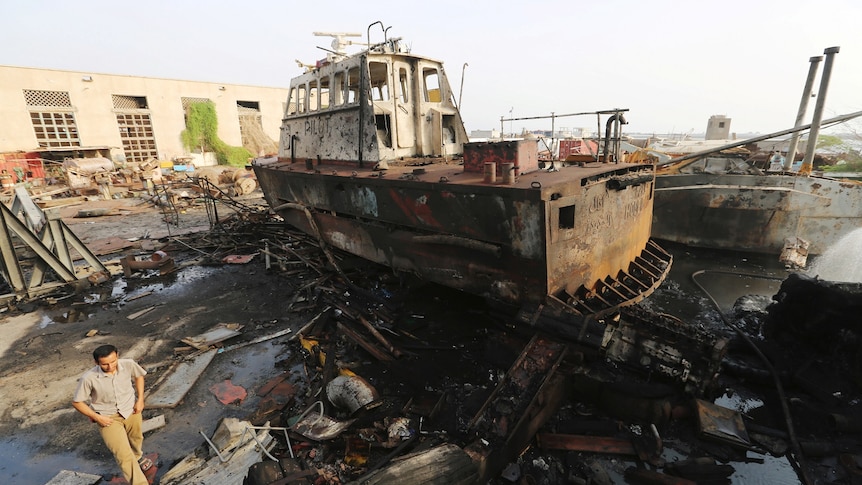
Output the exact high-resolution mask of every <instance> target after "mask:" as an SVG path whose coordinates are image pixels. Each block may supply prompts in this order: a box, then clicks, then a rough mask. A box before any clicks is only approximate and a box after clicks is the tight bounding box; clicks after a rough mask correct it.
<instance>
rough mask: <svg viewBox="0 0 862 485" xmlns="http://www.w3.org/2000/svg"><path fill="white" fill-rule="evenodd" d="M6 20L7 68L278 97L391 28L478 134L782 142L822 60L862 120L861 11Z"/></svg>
mask: <svg viewBox="0 0 862 485" xmlns="http://www.w3.org/2000/svg"><path fill="white" fill-rule="evenodd" d="M0 17H2V18H3V27H2V28H0V46H2V48H0V64H2V65H10V66H21V67H39V68H50V69H61V70H76V71H84V72H94V73H110V74H128V75H135V76H147V77H161V78H173V79H187V80H199V81H211V82H224V83H234V84H251V85H260V86H278V87H286V86H287V85H288V82H289V79H290V78H291V77H293V76H295V75H297V74H299V73H300V72H301V70H300V68H299V67H298V66H297V64H296V63H295V62H294V60H295V59H299V60H302V61H303V62H307V63H311V62H314V60H316V59H320V58H323V57H324V56H325V52H324V51H323V50H320V49H318V48H317V47H316V46H321V47H325V48H329V47H330V42H331V39H329V38H324V37H314V36H312V32H314V31H329V32H357V33H361V34H362V39H356V40H360V41H364V39H365V36H366V32H367V28H368V26H369V24H372V23H373V22H376V21H378V20H379V21H381V22H383V24H384V25H386V26H388V27H391V28H390V29H389V37H403V38H404V39H405V41H407V42H408V44H409V45H411V46H412V50H413V52H414V53H416V54H422V55H427V56H430V57H434V58H437V59H440V60H443V61H444V62H445V66H446V70H447V73H448V75H449V78H450V79H449V80H450V83H451V85H452V88H453V89H454V91H455V93H456V97H457V95H458V93H459V89H460V83H461V73H462V70H463V71H464V72H465V76H464V83H463V86H464V87H463V93H462V106H463V108H462V115H463V118H464V123H465V125H466V127H467V130H468V132H469V131H471V130H476V129H492V128H499V127H500V117H501V116H505V117H509V116H510V115H509V112H510V110H511V113H512V116H515V117H528V116H542V115H549V114H550V113H551V112H552V111H553V112H556V113H557V114H563V113H572V112H581V111H593V110H603V109H612V108H628V109H629V110H630V111H629V113H627V115H626V117H627V119H628V121H629V126H628V127H626V128H625V131H626V132H639V133H675V134H680V133H689V132H693V133H702V132H703V131H704V130H705V129H706V124H707V120H708V119H709V117H710V116H711V115H726V116H729V117H730V118H731V119H732V123H731V131H733V132H736V133H757V132H759V133H768V132H773V131H778V130H782V129H786V128H790V127H792V126H793V124H794V122H795V119H796V112H797V110H798V108H799V102H800V98H801V96H802V90H803V87H804V85H805V79H806V76H807V73H808V69H809V61H808V60H809V58H810V57H812V56H820V55H823V51H824V49H825V48H827V47H832V46H840V47H841V52H840V53H839V54H837V55H836V56H835V62H834V65H833V70H832V75H831V82H830V86H829V89H828V93H827V97H826V108H825V112H824V118H830V117H832V116H836V115H840V114H846V113H850V112H855V111H862V1H859V0H819V1H817V2H813V1H802V0H777V1H772V0H767V1H762V0H749V1H742V0H726V1H715V2H680V1H677V0H641V1H636V0H595V1H591V2H584V1H578V0H568V1H565V0H554V1H552V0H533V1H517V2H516V1H511V0H498V1H493V2H491V1H485V0H460V1H453V0H434V1H423V2H415V1H414V2H410V1H401V2H396V1H390V0H366V1H361V0H350V1H344V0H325V1H314V2H303V1H297V0H267V1H264V0H244V1H238V0H208V1H191V0H151V1H146V2H117V1H105V0H81V1H69V0H4V1H3V4H2V5H0ZM371 32H372V37H371V38H372V41H380V40H382V31H381V29H380V26H379V25H375V26H374V27H373V28H372V31H371ZM464 63H467V64H468V66H467V67H466V68H463V65H464ZM823 64H824V63H823V62H821V69H822V66H823ZM0 82H2V80H0ZM819 86H820V79H819V77H818V79H817V80H816V82H815V85H814V90H815V91H818V90H819ZM814 105H815V100H814V99H812V100H811V102H810V103H809V107H808V115H807V118H806V119H807V120H810V118H811V114H812V113H813V111H814ZM595 124H596V121H595V118H594V117H591V118H577V119H572V118H570V119H564V120H558V121H557V125H556V126H557V128H561V127H581V126H586V127H594V126H595ZM522 127H526V128H530V129H550V121H547V122H536V121H533V122H529V123H520V122H516V123H515V124H514V129H515V130H516V131H520V128H522ZM509 128H510V124H509V123H506V130H507V131H508V130H509Z"/></svg>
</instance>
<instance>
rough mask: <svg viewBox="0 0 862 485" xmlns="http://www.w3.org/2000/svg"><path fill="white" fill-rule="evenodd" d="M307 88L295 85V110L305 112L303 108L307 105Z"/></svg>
mask: <svg viewBox="0 0 862 485" xmlns="http://www.w3.org/2000/svg"><path fill="white" fill-rule="evenodd" d="M307 103H308V95H307V89H306V87H305V86H304V85H303V86H297V87H296V112H297V113H305V108H306V106H308V104H307Z"/></svg>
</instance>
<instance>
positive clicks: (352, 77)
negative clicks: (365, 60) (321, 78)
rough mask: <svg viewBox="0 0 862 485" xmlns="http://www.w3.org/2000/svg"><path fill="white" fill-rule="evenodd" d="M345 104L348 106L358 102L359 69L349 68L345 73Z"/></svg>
mask: <svg viewBox="0 0 862 485" xmlns="http://www.w3.org/2000/svg"><path fill="white" fill-rule="evenodd" d="M347 102H348V103H349V104H353V103H358V102H359V68H358V67H351V68H350V70H349V71H347Z"/></svg>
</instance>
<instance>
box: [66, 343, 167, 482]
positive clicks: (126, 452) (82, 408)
mask: <svg viewBox="0 0 862 485" xmlns="http://www.w3.org/2000/svg"><path fill="white" fill-rule="evenodd" d="M93 359H94V360H95V361H96V366H95V367H93V368H92V369H90V370H88V371H87V372H85V373H84V374H83V375H82V376H81V378H80V380H79V381H78V388H77V389H76V390H75V397H74V399H73V400H72V406H74V407H75V409H77V410H78V412H80V413H81V414H83V415H84V416H87V417H88V418H90V420H91V421H93V422H94V423H96V424H98V425H99V431H100V433H101V434H102V439H103V440H104V441H105V445H107V447H108V449H109V450H111V453H113V454H114V458H115V459H116V460H117V464H118V465H120V469H121V470H122V471H123V476H124V477H125V478H126V480H127V481H128V482H129V483H130V484H131V485H147V483H148V481H147V478H146V477H145V476H144V472H146V471H147V470H149V469H150V468H151V467H152V466H153V463H152V461H151V460H149V459H148V458H146V457H144V456H143V450H142V447H143V444H144V433H143V431H141V423H142V418H141V411H143V410H144V376H145V375H146V374H147V371H145V370H144V369H143V368H142V367H141V366H140V365H138V364H137V362H135V361H134V360H132V359H120V354H119V352H117V348H116V347H114V346H113V345H102V346H100V347H98V348H96V350H94V351H93ZM132 382H134V387H133V386H132ZM136 395H137V396H136ZM87 402H89V405H88V404H87Z"/></svg>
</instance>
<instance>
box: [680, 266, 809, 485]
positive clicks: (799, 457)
mask: <svg viewBox="0 0 862 485" xmlns="http://www.w3.org/2000/svg"><path fill="white" fill-rule="evenodd" d="M706 272H708V270H703V269H702V270H699V271H695V272H694V273H692V274H691V281H692V282H693V283H694V284H695V285H697V287H698V288H700V291H702V292H703V294H704V295H706V297H707V298H709V301H711V302H712V304H713V306H715V309H716V311H718V316H719V317H720V318H721V321H722V322H724V324H725V325H727V326H728V327H730V328H732V329H733V330H734V331H735V332H736V333H737V335H739V336H740V337H741V338H742V340H744V341H745V343H747V344H748V345H750V346H751V348H752V350H754V353H755V354H757V356H758V357H760V359H761V360H762V361H763V364H764V365H765V366H766V368H767V369H768V370H769V374H770V375H771V376H772V380H773V382H774V383H775V391H776V392H777V393H778V400H779V402H780V403H781V410H782V412H783V413H784V422H785V425H786V426H787V435H788V436H789V437H790V445H791V447H792V448H793V453H794V455H796V456H795V460H793V459H791V460H790V463H791V465H793V467H794V468H795V469H796V473H797V475H799V477H800V478H801V479H802V482H803V483H805V484H808V485H812V484H813V483H814V482H813V481H812V480H811V478H810V477H809V476H808V472H807V469H806V466H805V455H804V454H803V453H802V447H801V446H800V445H799V440H798V439H797V438H796V432H795V431H794V428H793V417H792V416H791V415H790V407H789V406H788V405H787V397H786V395H785V394H784V387H783V386H782V385H781V379H779V377H778V373H777V372H775V368H774V367H773V366H772V363H771V362H769V359H768V358H767V357H766V355H764V354H763V352H761V351H760V349H759V348H758V347H757V345H755V344H754V342H753V341H752V340H751V339H750V338H749V337H748V335H746V334H745V332H743V331H742V329H740V328H739V327H738V326H736V325H734V324H733V323H731V322H730V320H728V319H727V317H725V316H724V312H723V311H721V307H720V306H719V305H718V302H717V301H715V299H714V298H713V297H712V295H711V294H710V293H709V292H708V291H706V288H704V287H703V285H701V284H700V282H699V281H697V276H699V275H702V274H704V273H706ZM709 272H715V273H730V272H727V271H709ZM732 274H739V273H732ZM745 276H751V277H760V276H759V275H751V274H749V275H745ZM764 278H766V279H777V278H773V277H768V276H767V277H764Z"/></svg>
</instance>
